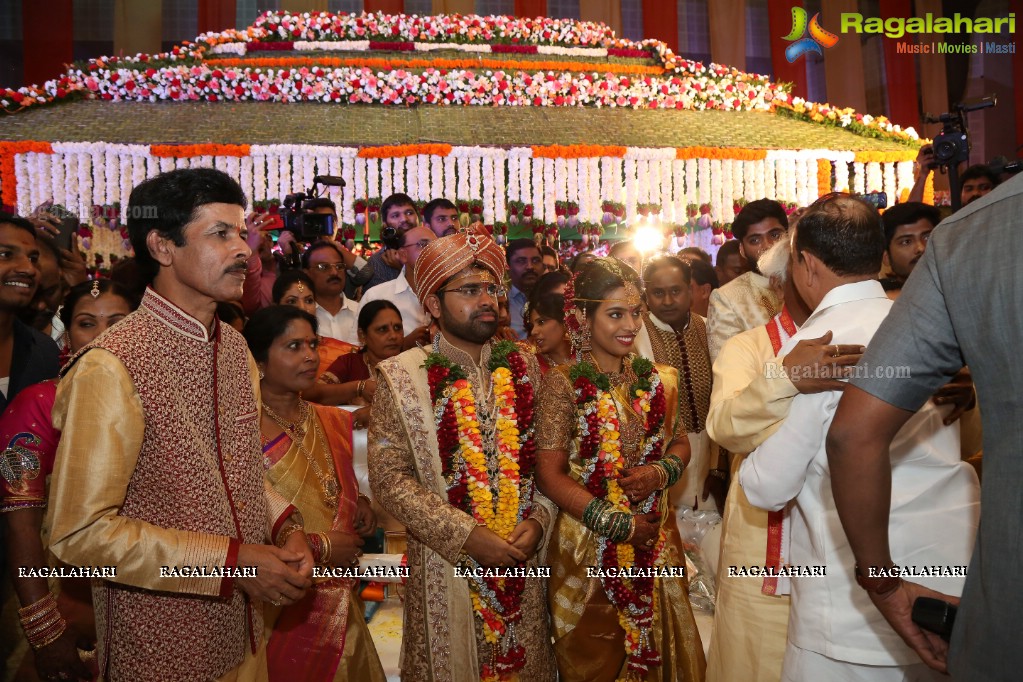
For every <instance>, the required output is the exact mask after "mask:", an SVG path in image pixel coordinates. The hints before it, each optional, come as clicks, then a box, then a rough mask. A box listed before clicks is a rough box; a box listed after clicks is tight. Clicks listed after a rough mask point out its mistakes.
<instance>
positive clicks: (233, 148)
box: [149, 144, 249, 159]
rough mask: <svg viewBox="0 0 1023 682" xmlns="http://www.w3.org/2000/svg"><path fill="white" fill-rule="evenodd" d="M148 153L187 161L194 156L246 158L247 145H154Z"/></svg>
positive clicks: (247, 152) (247, 153)
mask: <svg viewBox="0 0 1023 682" xmlns="http://www.w3.org/2000/svg"><path fill="white" fill-rule="evenodd" d="M149 153H150V154H151V155H153V156H156V157H162V158H174V159H189V158H192V157H194V156H248V155H249V145H247V144H154V145H150V147H149Z"/></svg>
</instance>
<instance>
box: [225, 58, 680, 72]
mask: <svg viewBox="0 0 1023 682" xmlns="http://www.w3.org/2000/svg"><path fill="white" fill-rule="evenodd" d="M207 64H208V65H209V66H210V67H211V68H232V67H233V68H245V67H251V68H256V67H263V68H291V67H299V66H306V67H315V66H320V67H324V66H328V67H341V66H352V67H357V68H367V69H387V70H391V69H429V68H434V69H499V70H502V71H513V70H514V71H571V72H573V73H615V74H629V75H637V76H661V75H663V74H664V73H665V70H664V68H663V67H660V66H644V65H638V64H637V65H633V64H612V63H608V64H602V63H592V64H588V63H586V62H562V61H548V60H542V61H539V60H538V61H529V60H524V59H400V58H398V59H385V58H383V57H227V58H224V59H212V60H209V61H208V62H207Z"/></svg>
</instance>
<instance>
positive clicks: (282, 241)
mask: <svg viewBox="0 0 1023 682" xmlns="http://www.w3.org/2000/svg"><path fill="white" fill-rule="evenodd" d="M303 208H304V209H307V210H309V212H311V213H315V214H318V215H329V216H333V217H334V225H335V233H334V235H335V238H337V236H338V235H339V232H338V230H337V229H336V226H337V225H338V222H337V208H336V207H335V205H334V202H333V201H331V200H330V199H328V198H326V197H321V198H318V199H308V200H306V201H305V202H303ZM272 221H273V218H272V217H271V216H269V215H265V214H263V215H261V214H258V213H250V214H249V216H248V218H246V219H245V225H246V228H247V229H248V237H247V238H246V242H247V243H248V245H249V248H250V249H252V255H251V256H249V261H248V268H247V269H246V271H245V285H244V289H243V293H242V308H243V309H244V310H245V314H246V315H252V314H253V313H254V312H256V311H257V310H259V309H260V308H265V307H267V306H269V305H271V304H272V302H273V297H272V295H271V291H272V289H273V285H274V282H275V281H276V280H277V271H278V269H279V268H280V267H282V265H281V264H280V263H279V259H278V258H277V257H276V256H275V255H274V253H273V240H272V239H271V237H270V235H269V233H267V232H264V230H266V229H267V227H268V226H269V225H270V223H271V222H272ZM336 245H337V247H338V252H339V253H340V254H341V257H342V259H343V261H344V264H345V269H346V270H347V272H346V275H347V277H346V280H347V281H346V285H345V295H347V296H348V297H349V298H354V296H355V292H356V290H357V289H358V287H359V286H361V285H363V284H365V283H366V281H368V279H369V277H370V275H371V274H372V273H371V272H365V273H364V270H363V269H364V268H365V266H366V261H365V259H363V258H360V257H359V256H356V255H355V254H354V253H352V252H351V251H349V250H348V249H346V248H345V247H344V246H343V245H342V244H341V243H340V242H338V243H337V244H336ZM277 246H278V247H280V251H281V256H282V257H283V261H284V265H283V267H291V268H298V267H301V264H300V258H301V256H302V252H303V251H304V250H305V245H303V244H302V243H300V242H298V241H297V240H296V239H295V235H293V234H292V233H291V232H289V231H288V230H281V233H280V237H278V239H277Z"/></svg>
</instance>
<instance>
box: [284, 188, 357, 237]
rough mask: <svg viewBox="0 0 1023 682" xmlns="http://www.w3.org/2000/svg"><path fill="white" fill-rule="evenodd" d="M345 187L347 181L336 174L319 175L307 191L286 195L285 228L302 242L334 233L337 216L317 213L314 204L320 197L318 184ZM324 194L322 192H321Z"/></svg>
mask: <svg viewBox="0 0 1023 682" xmlns="http://www.w3.org/2000/svg"><path fill="white" fill-rule="evenodd" d="M317 185H323V186H324V187H344V186H345V181H344V180H342V179H341V178H339V177H338V176H336V175H317V176H316V177H314V178H313V186H312V187H310V188H309V189H308V190H306V191H305V192H295V193H294V194H289V195H288V196H286V197H284V201H283V202H282V203H283V204H284V210H282V211H281V214H280V215H281V219H282V220H283V221H284V229H285V230H288V231H289V232H291V233H292V234H293V235H295V239H297V240H298V241H300V242H314V241H316V240H317V239H319V238H321V237H329V236H331V235H332V234H334V229H335V227H336V225H335V221H336V220H337V218H336V217H335V216H332V215H327V214H324V213H316V207H315V206H314V205H310V204H315V203H316V200H317V199H318V198H319V196H320V195H319V194H317V193H316V186H317ZM320 194H322V192H321V193H320Z"/></svg>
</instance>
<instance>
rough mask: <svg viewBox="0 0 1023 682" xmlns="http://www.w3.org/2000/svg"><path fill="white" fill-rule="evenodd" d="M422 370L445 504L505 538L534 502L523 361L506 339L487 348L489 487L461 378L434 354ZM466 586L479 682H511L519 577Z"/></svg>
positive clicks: (519, 660) (469, 562)
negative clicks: (482, 653) (489, 651)
mask: <svg viewBox="0 0 1023 682" xmlns="http://www.w3.org/2000/svg"><path fill="white" fill-rule="evenodd" d="M425 367H426V370H427V378H428V382H429V385H430V397H431V400H432V401H433V405H434V418H435V420H436V424H437V444H438V449H439V451H440V457H441V467H442V471H443V474H444V479H445V481H446V483H447V494H448V501H449V502H450V503H451V504H452V505H453V506H454V507H456V508H458V509H461V510H462V511H464V512H466V513H468V514H471V515H472V517H473V519H475V521H476V522H477V523H480V524H483V525H485V526H487V528H489V529H490V530H491V531H493V532H494V533H496V534H497V535H499V536H500V537H502V538H505V539H507V538H508V537H509V536H510V535H511V533H512V531H514V530H515V527H516V526H517V525H518V524H519V523H521V522H522V521H523V520H525V519H526V518H528V517H529V513H530V511H531V510H532V502H533V490H534V488H533V466H534V463H535V459H536V447H535V444H534V441H533V426H532V423H533V386H532V384H531V383H530V380H529V374H528V373H527V371H526V361H525V359H524V358H523V357H522V354H521V352H520V351H519V349H518V347H517V346H516V345H515V344H514V343H512V342H510V341H502V342H499V343H497V344H495V345H494V346H493V348H492V350H491V356H490V364H489V369H490V373H491V381H492V382H493V386H494V396H495V400H494V408H495V418H496V432H495V444H494V445H495V449H496V451H497V453H496V454H497V480H496V481H493V480H491V477H490V474H489V470H488V467H487V455H486V452H485V451H484V448H485V446H484V443H483V437H482V434H481V432H480V424H479V419H478V418H477V412H476V403H475V398H474V397H473V392H472V386H471V385H470V383H469V380H468V378H467V377H466V375H465V372H464V371H463V370H462V368H461V367H460V366H458V365H457V364H455V363H453V362H451V361H450V360H449V359H448V358H447V357H445V356H444V355H442V354H441V353H439V352H437V351H436V350H435V351H434V352H433V353H431V354H430V355H429V356H427V359H426V364H425ZM464 563H465V564H466V567H467V568H468V569H470V570H469V571H468V574H469V575H475V573H476V570H475V569H478V568H479V564H478V563H477V562H476V561H475V560H474V559H472V558H471V557H466V558H465V559H464ZM469 586H470V589H471V593H472V602H473V609H474V611H475V613H476V616H477V617H479V618H480V620H481V622H482V624H483V632H484V635H485V637H486V640H487V642H489V643H490V644H491V645H493V646H494V647H495V657H494V661H493V665H491V664H490V663H485V664H484V665H483V666H482V670H481V679H482V680H486V681H487V682H490V681H498V680H511V679H514V676H515V674H516V673H517V672H518V671H519V670H521V669H522V667H523V666H524V665H525V649H524V648H523V646H522V645H521V644H520V643H519V642H518V641H517V639H516V636H515V625H516V623H518V622H519V620H520V619H521V616H522V614H521V604H522V593H523V590H524V588H525V578H523V577H504V578H494V577H480V578H477V577H470V578H469Z"/></svg>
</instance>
